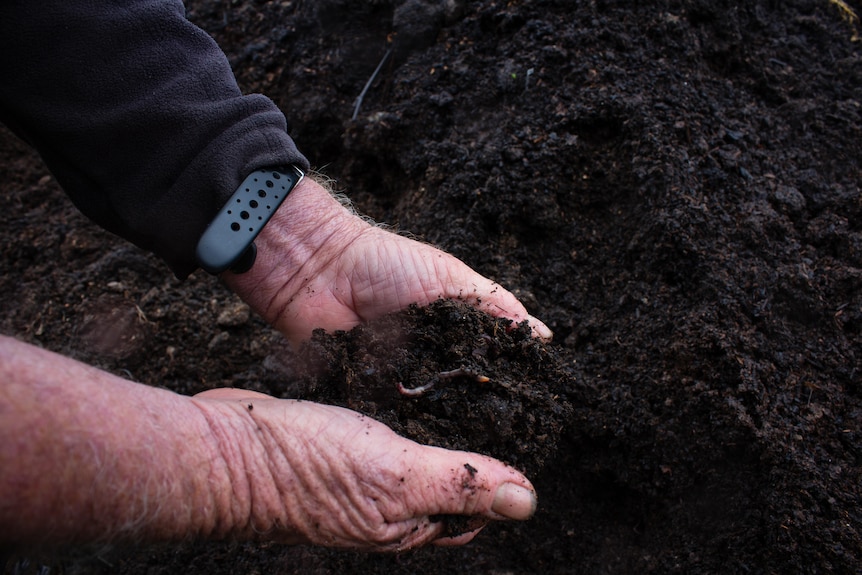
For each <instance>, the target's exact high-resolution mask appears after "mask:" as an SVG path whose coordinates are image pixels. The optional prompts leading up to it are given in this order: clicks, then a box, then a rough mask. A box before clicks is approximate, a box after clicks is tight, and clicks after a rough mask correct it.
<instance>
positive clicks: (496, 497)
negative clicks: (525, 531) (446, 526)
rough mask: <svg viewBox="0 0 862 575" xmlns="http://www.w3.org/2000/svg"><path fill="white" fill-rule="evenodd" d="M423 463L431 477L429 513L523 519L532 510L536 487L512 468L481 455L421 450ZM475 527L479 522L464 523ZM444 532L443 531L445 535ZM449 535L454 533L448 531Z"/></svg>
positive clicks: (469, 527) (526, 517) (527, 517)
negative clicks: (423, 453)
mask: <svg viewBox="0 0 862 575" xmlns="http://www.w3.org/2000/svg"><path fill="white" fill-rule="evenodd" d="M425 458H426V459H425V461H424V462H423V463H424V464H423V467H424V470H425V473H426V477H429V478H435V477H436V480H433V481H431V482H430V483H431V486H432V491H431V493H430V496H431V498H430V499H429V500H428V511H429V515H430V516H448V515H453V516H470V517H482V518H485V519H491V520H507V519H509V520H516V521H523V520H526V519H529V518H530V517H532V516H533V514H534V513H535V511H536V505H537V498H536V491H535V488H534V487H533V485H532V484H531V483H530V481H529V480H528V479H527V478H526V477H525V476H524V475H523V474H522V473H520V472H519V471H517V470H515V469H514V468H512V467H510V466H508V465H506V464H504V463H502V462H500V461H497V460H495V459H492V458H490V457H486V456H483V455H478V454H475V453H467V452H460V451H447V450H444V449H440V448H437V447H429V448H427V449H426V450H425ZM466 527H467V528H468V529H461V532H462V533H463V532H465V531H470V530H475V529H476V528H477V527H481V524H480V525H478V526H477V525H476V524H473V525H467V526H466ZM445 535H446V534H444V536H445ZM448 535H449V536H452V535H458V533H450V534H448Z"/></svg>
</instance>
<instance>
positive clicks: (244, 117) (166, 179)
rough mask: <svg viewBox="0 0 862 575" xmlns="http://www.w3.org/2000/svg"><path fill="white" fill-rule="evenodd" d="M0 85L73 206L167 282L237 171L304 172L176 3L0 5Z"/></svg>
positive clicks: (8, 107)
mask: <svg viewBox="0 0 862 575" xmlns="http://www.w3.org/2000/svg"><path fill="white" fill-rule="evenodd" d="M0 78H2V80H0V120H2V121H3V122H4V123H5V124H6V125H7V126H9V127H10V128H11V129H12V130H13V131H14V132H15V133H17V134H18V135H19V136H21V137H22V138H23V139H25V140H26V141H28V142H29V143H30V144H32V145H33V146H34V147H35V148H36V149H37V150H38V152H39V154H40V155H41V156H42V158H43V159H44V160H45V163H46V164H47V166H48V168H49V169H50V170H51V172H52V173H53V174H54V176H55V177H56V178H57V180H58V182H59V183H60V185H61V186H62V187H63V188H64V190H65V191H66V192H67V193H68V194H69V196H70V197H71V198H72V201H73V202H74V203H75V204H76V205H77V206H78V208H79V209H80V210H81V211H82V212H84V213H85V214H86V215H87V216H88V217H90V218H91V219H93V220H94V221H95V222H96V223H98V224H99V225H101V226H102V227H104V228H106V229H108V230H110V231H111V232H113V233H115V234H117V235H119V236H122V237H124V238H126V239H128V240H130V241H132V242H133V243H135V244H136V245H138V246H140V247H142V248H144V249H146V250H149V251H152V252H154V253H155V254H157V255H159V256H160V257H162V258H163V259H165V260H166V261H167V263H168V265H169V266H170V267H171V269H173V271H174V273H175V274H176V275H177V276H178V277H181V278H182V277H185V276H187V275H188V274H189V273H191V272H192V271H194V269H195V268H196V267H197V264H196V262H195V256H194V253H195V246H196V244H197V240H198V238H199V237H200V235H201V234H202V233H203V231H204V229H205V228H206V226H207V224H208V223H209V222H210V220H211V219H212V218H213V216H214V215H215V213H216V212H217V211H218V209H219V208H220V207H221V206H222V205H223V204H224V203H225V202H226V201H227V199H228V198H229V197H230V195H231V194H232V193H233V191H234V190H235V189H236V187H237V186H238V185H239V183H240V182H241V181H242V179H243V178H244V177H245V176H246V175H247V174H248V173H250V172H252V171H253V170H254V169H256V168H259V167H266V166H276V165H283V164H291V163H293V164H297V165H299V166H300V167H303V168H307V167H308V166H307V161H306V160H305V158H304V157H303V156H302V155H301V154H300V153H299V151H298V150H297V148H296V146H295V144H294V142H293V140H292V139H291V138H290V137H289V136H288V134H287V123H286V121H285V119H284V115H283V114H282V113H281V112H280V111H279V110H278V108H277V107H276V106H275V104H273V102H272V101H270V100H269V99H267V98H266V97H264V96H262V95H243V94H242V93H241V92H240V90H239V88H238V86H237V84H236V79H235V78H234V75H233V72H232V71H231V68H230V65H229V63H228V61H227V58H226V57H225V55H224V53H223V52H222V51H221V50H220V49H219V48H218V46H217V45H216V44H215V42H214V41H213V39H212V38H211V37H210V36H209V35H207V34H206V33H205V32H203V31H202V30H200V29H199V28H197V27H196V26H194V25H193V24H191V23H190V22H189V21H188V20H187V19H186V18H185V8H184V6H183V4H182V2H181V0H126V1H124V0H2V1H0Z"/></svg>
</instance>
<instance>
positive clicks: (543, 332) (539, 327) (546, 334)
mask: <svg viewBox="0 0 862 575" xmlns="http://www.w3.org/2000/svg"><path fill="white" fill-rule="evenodd" d="M527 323H529V324H530V327H531V328H533V332H534V333H535V334H536V335H537V336H539V337H540V338H541V339H543V340H545V341H551V340H552V339H554V332H552V331H551V328H549V327H548V326H546V325H545V324H544V323H542V322H541V321H539V320H538V319H536V318H534V317H533V316H531V315H528V316H527Z"/></svg>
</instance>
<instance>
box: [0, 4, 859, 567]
mask: <svg viewBox="0 0 862 575" xmlns="http://www.w3.org/2000/svg"><path fill="white" fill-rule="evenodd" d="M848 4H849V7H850V8H852V9H854V10H856V11H857V12H859V11H860V10H862V3H860V2H859V0H852V1H848ZM188 7H189V11H190V17H191V18H192V20H193V21H195V22H196V23H198V24H199V25H200V26H202V27H203V28H204V29H206V30H207V31H209V32H210V33H211V34H213V35H214V36H215V37H216V39H217V40H218V41H219V42H220V44H221V45H222V47H223V48H224V49H225V51H226V52H227V53H228V55H229V57H230V59H231V62H232V64H233V65H234V68H235V70H236V73H237V75H238V78H239V80H240V83H241V85H242V87H243V88H244V89H245V90H246V91H262V92H264V93H266V94H268V95H269V96H270V97H272V98H273V99H274V100H275V101H276V102H277V103H278V104H279V105H280V106H281V107H282V108H283V109H284V110H285V112H286V113H287V115H288V116H289V118H290V119H291V122H292V125H293V134H294V136H295V137H296V139H297V141H298V143H299V146H300V148H301V149H303V150H304V151H305V152H306V153H307V154H308V156H309V157H310V158H311V159H312V161H313V162H314V163H316V164H317V165H321V166H325V171H326V172H327V173H328V174H330V175H332V176H335V177H337V178H338V179H339V185H340V186H342V187H343V188H344V189H345V190H347V191H348V193H349V195H350V196H351V197H352V199H353V200H354V202H355V203H356V204H357V206H358V207H359V209H360V210H361V211H363V212H364V213H366V214H368V215H370V216H372V217H373V218H375V219H377V220H378V221H383V222H387V223H390V224H393V225H394V226H395V227H397V228H398V229H404V230H410V231H411V232H413V233H414V234H416V235H417V236H419V237H420V238H423V239H424V240H426V241H429V242H432V243H435V244H437V245H439V246H440V247H442V248H443V249H445V250H447V251H450V252H452V253H454V254H455V255H457V256H459V257H460V258H462V259H463V260H465V261H466V262H467V263H469V264H470V265H471V266H473V267H474V268H476V269H477V270H478V271H480V272H482V273H484V274H485V275H488V276H489V277H493V278H494V279H496V280H498V281H499V282H500V283H502V284H503V285H505V286H507V287H509V288H510V289H512V290H513V291H515V293H517V294H518V296H519V297H520V298H521V299H522V301H523V302H524V303H525V305H526V306H527V307H528V308H529V310H530V311H531V312H532V313H533V314H534V315H536V316H537V317H540V318H542V319H543V320H545V321H546V322H547V323H548V324H549V325H550V327H551V328H552V329H553V330H554V331H555V334H556V337H555V340H554V342H553V343H552V344H550V345H542V344H539V343H537V342H535V341H532V340H530V339H529V338H528V337H527V335H526V333H525V331H524V330H523V329H521V328H518V327H517V326H506V325H505V322H500V321H498V320H491V319H490V318H488V317H486V316H484V315H482V314H479V313H476V312H473V311H471V310H468V309H466V308H464V307H462V306H460V305H457V304H454V303H450V304H440V305H435V306H433V307H432V308H430V309H426V310H418V309H411V310H407V311H406V312H405V313H403V314H399V315H397V316H394V317H390V318H385V319H383V320H381V321H379V322H375V324H373V325H369V326H364V327H362V328H358V329H357V330H354V331H353V332H350V333H336V334H323V333H318V334H317V335H316V336H315V338H314V339H313V340H312V342H310V343H309V344H308V346H306V347H305V348H303V349H301V350H298V351H295V352H294V351H293V350H290V349H289V347H288V346H287V344H286V343H285V342H284V340H283V339H282V338H281V336H279V335H278V334H277V333H275V332H273V331H272V330H271V329H270V328H268V327H267V326H265V325H264V324H263V323H262V322H261V321H260V320H259V319H257V318H255V317H253V316H252V317H249V315H248V309H247V308H245V307H244V305H243V304H242V303H241V302H240V301H239V300H238V299H237V298H236V297H235V296H233V295H231V294H230V293H229V292H228V291H226V289H224V288H223V287H222V286H221V285H220V284H218V283H217V282H216V281H214V280H212V279H211V278H209V277H206V276H205V274H202V273H198V274H195V275H194V276H193V277H192V278H190V279H189V280H188V281H186V282H183V283H181V282H178V281H176V280H174V279H173V278H172V277H171V276H170V274H169V272H168V270H167V268H166V267H165V266H164V265H163V264H162V263H161V262H159V261H158V260H156V259H155V258H153V257H151V256H149V255H147V254H144V253H142V252H141V251H139V250H137V249H136V248H134V247H131V246H129V245H128V244H126V243H124V242H123V241H121V240H118V239H116V238H114V237H112V236H110V235H109V234H107V233H105V232H103V231H101V230H99V229H97V228H96V227H94V226H93V225H92V224H90V223H88V222H87V221H86V220H85V219H84V218H83V217H82V216H80V215H79V214H78V213H77V212H76V211H75V210H74V208H73V207H72V206H71V204H70V203H69V201H68V200H67V199H66V198H65V196H64V195H63V194H62V192H61V191H60V190H59V189H58V188H57V186H56V184H55V182H54V181H53V180H52V179H51V177H50V176H49V175H48V173H47V171H46V170H45V168H44V167H43V165H42V164H41V163H40V162H39V160H38V159H37V157H36V156H35V155H34V154H33V153H32V152H30V151H28V150H27V148H26V147H25V146H24V145H23V144H21V143H20V142H19V141H17V140H15V139H14V138H13V137H12V136H11V135H9V134H8V133H7V132H2V133H0V189H2V191H3V197H4V198H5V206H6V209H4V210H3V211H2V213H0V223H2V225H0V230H2V234H3V238H2V243H3V245H4V246H5V247H4V254H5V256H4V257H3V259H2V265H3V274H2V279H0V281H2V286H0V287H2V291H3V293H4V294H5V296H4V297H3V298H2V300H0V309H2V313H0V322H2V323H0V330H2V332H4V333H9V334H15V335H16V336H18V337H19V338H21V339H23V340H26V341H30V342H34V343H37V344H39V345H42V346H44V347H46V348H50V349H53V350H56V351H59V352H62V353H65V354H68V355H71V356H73V357H77V358H79V359H82V360H85V361H88V362H90V363H93V364H96V365H99V366H101V367H104V368H106V369H108V370H111V371H113V372H116V373H122V374H123V375H125V376H127V377H128V376H131V377H133V378H135V379H137V380H139V381H142V382H145V383H148V384H152V385H159V386H164V387H167V388H169V389H173V390H176V391H179V392H182V393H194V392H197V391H201V390H203V389H208V388H211V387H216V386H224V385H230V386H242V387H248V388H252V389H257V390H260V391H265V392H269V393H272V394H275V395H279V396H284V397H304V398H308V399H314V400H318V401H327V402H333V403H338V404H342V405H347V406H350V407H352V408H354V409H357V410H360V411H364V412H366V413H369V414H373V415H374V416H375V417H377V418H379V419H381V420H383V421H385V422H386V423H388V424H390V425H392V426H393V427H394V428H396V429H397V430H398V431H399V432H401V433H404V434H406V435H409V436H411V437H415V438H418V439H420V440H422V441H425V442H428V443H434V444H439V445H445V446H450V447H458V448H468V449H473V450H476V451H481V452H484V453H489V454H492V455H494V456H496V457H499V458H501V459H504V460H506V461H509V462H511V463H513V464H514V465H516V466H519V467H521V468H523V469H525V470H526V471H527V472H528V474H529V475H530V477H531V478H532V479H533V480H534V482H535V484H536V486H537V488H538V491H539V496H540V505H539V509H538V512H537V514H536V517H535V518H534V519H533V520H532V521H529V522H526V523H523V524H496V525H492V526H489V527H488V528H486V529H485V531H484V532H483V533H482V534H481V535H480V536H479V537H478V538H477V540H475V541H474V542H473V543H471V544H470V545H468V546H466V547H463V548H454V549H437V548H429V549H421V550H418V551H414V552H408V553H404V554H401V555H397V556H390V555H362V554H356V553H351V552H343V551H330V550H322V549H313V548H306V547H283V546H277V545H261V544H234V543H211V544H187V545H178V546H160V547H147V548H139V549H132V550H129V549H106V550H100V551H99V552H97V553H93V554H91V555H87V556H85V557H83V558H70V559H57V560H53V562H52V563H49V565H50V566H51V568H52V572H64V573H77V572H91V573H148V574H156V573H190V574H204V573H206V574H213V573H215V574H219V573H233V574H235V573H346V572H357V573H417V572H418V573H431V574H437V573H450V572H459V573H461V572H465V573H472V572H477V573H496V574H504V573H643V572H657V573H812V574H813V573H860V571H862V507H860V502H862V501H860V496H862V462H860V458H862V370H860V359H862V336H860V331H862V196H860V183H862V157H860V152H859V150H860V149H862V147H860V139H862V123H860V115H862V57H860V56H862V44H860V43H859V42H857V41H856V40H857V37H856V35H857V32H858V30H857V26H858V23H856V22H853V21H851V20H848V19H846V18H844V17H843V16H844V14H843V13H842V10H841V8H840V6H839V3H837V2H835V1H834V0H788V1H786V2H774V1H771V0H754V1H747V2H743V1H741V0H737V1H731V0H714V1H713V0H708V1H707V0H680V1H664V2H628V1H626V2H622V1H621V2H613V1H605V2H602V1H592V2H571V1H565V0H557V1H550V0H534V1H529V0H523V1H518V0H514V1H509V2H503V1H499V0H498V1H478V2H463V1H459V0H451V1H447V2H444V1H436V0H407V1H406V2H403V1H395V0H379V1H373V2H372V1H371V0H369V1H368V2H348V1H347V0H318V1H316V2H307V1H306V2H304V1H301V0H294V1H288V0H283V1H280V2H261V1H252V0H248V1H245V2H242V1H238V0H234V1H233V2H220V1H216V0H189V1H188ZM389 49H391V54H390V56H389V57H388V58H387V59H386V61H385V62H384V64H383V66H382V67H381V69H380V72H379V74H378V75H377V76H376V77H375V78H374V81H373V82H371V84H370V86H369V88H368V90H367V92H366V94H365V97H364V99H363V100H362V102H361V106H359V109H358V113H356V112H357V110H356V106H355V103H356V100H357V97H358V96H359V94H360V93H361V92H362V91H363V87H364V86H365V84H366V82H367V81H368V80H369V78H371V77H372V74H373V72H374V70H375V68H376V67H377V65H378V63H379V62H380V61H381V60H382V59H383V57H384V54H385V53H386V51H387V50H389ZM354 113H356V118H355V119H352V118H353V115H354ZM452 370H461V372H460V375H456V376H453V377H447V376H445V375H444V376H442V377H441V375H440V374H441V373H443V372H449V371H452ZM477 376H484V377H487V378H488V381H484V378H483V377H477ZM479 380H483V381H479ZM399 382H401V383H402V384H403V385H404V386H405V387H407V388H415V387H417V386H420V385H424V384H426V383H429V382H433V383H434V387H433V388H432V389H430V390H429V391H428V392H427V393H425V394H424V395H422V396H420V397H409V396H404V395H402V394H401V393H399V392H398V389H397V384H398V383H399ZM43 562H44V561H43ZM39 564H40V562H39V560H37V559H31V560H30V562H29V566H28V565H27V564H26V562H23V561H19V562H18V563H17V568H18V569H19V571H21V572H32V571H35V570H37V569H38V567H39ZM13 568H15V566H14V565H9V566H7V571H11V570H12V569H13Z"/></svg>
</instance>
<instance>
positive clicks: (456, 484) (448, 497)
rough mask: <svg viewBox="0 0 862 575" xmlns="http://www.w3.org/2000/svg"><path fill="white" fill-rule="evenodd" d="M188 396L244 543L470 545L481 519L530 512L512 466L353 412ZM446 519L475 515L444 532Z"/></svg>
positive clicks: (381, 547)
mask: <svg viewBox="0 0 862 575" xmlns="http://www.w3.org/2000/svg"><path fill="white" fill-rule="evenodd" d="M194 401H195V402H196V403H197V405H198V407H199V408H200V409H201V410H202V411H204V413H205V414H206V417H207V420H208V421H210V422H211V425H213V426H215V427H216V428H217V429H216V432H215V433H216V435H217V436H218V437H220V438H221V439H220V440H221V441H222V442H223V443H224V445H223V448H222V452H223V454H224V459H225V461H226V462H227V465H228V469H229V470H230V475H231V476H232V477H234V478H238V479H237V480H236V481H235V482H234V485H235V486H234V489H233V493H232V494H230V495H231V497H232V500H231V501H230V502H228V505H229V506H230V507H231V508H232V509H234V510H248V515H249V517H247V518H245V517H244V512H243V511H240V512H239V516H240V517H244V519H243V520H242V521H240V525H241V526H243V527H244V532H239V533H235V535H237V536H239V537H241V538H258V539H260V538H265V539H271V540H275V541H281V542H285V543H312V544H317V545H324V546H329V547H346V548H355V549H363V550H369V551H401V550H405V549H409V548H412V547H416V546H419V545H423V544H425V543H428V542H432V541H434V542H435V543H436V544H442V545H451V544H462V543H466V542H468V541H470V540H471V539H472V538H473V537H474V536H475V535H476V533H478V531H479V530H481V528H482V527H483V526H484V524H485V523H487V521H489V520H500V519H516V520H524V519H528V518H529V517H531V516H532V515H533V513H534V511H535V508H536V497H535V492H534V490H533V487H532V485H531V484H530V482H529V481H527V479H526V478H525V477H524V476H523V475H521V474H520V473H518V472H517V471H515V470H514V469H512V468H511V467H508V466H506V465H504V464H503V463H501V462H499V461H496V460H494V459H491V458H489V457H485V456H482V455H477V454H473V453H465V452H459V451H446V450H443V449H439V448H435V447H426V446H422V445H419V444H417V443H415V442H413V441H410V440H408V439H404V438H402V437H399V436H398V435H396V434H395V433H394V432H392V430H390V429H389V428H388V427H386V426H385V425H383V424H381V423H378V422H376V421H374V420H371V419H369V418H367V417H365V416H363V415H360V414H358V413H355V412H353V411H349V410H346V409H342V408H338V407H332V406H325V405H319V404H314V403H309V402H301V401H292V400H279V399H274V398H272V397H269V396H267V395H263V394H260V393H255V392H251V391H243V390H239V389H216V390H211V391H207V392H204V393H202V394H199V395H197V396H195V398H194ZM219 428H221V429H219ZM232 515H233V516H234V517H236V516H237V513H232ZM453 515H463V516H468V517H472V518H474V519H475V520H473V521H467V522H466V524H467V525H468V527H467V529H468V531H467V532H466V533H460V532H459V533H451V532H447V531H446V529H447V523H446V520H445V517H446V516H453Z"/></svg>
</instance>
